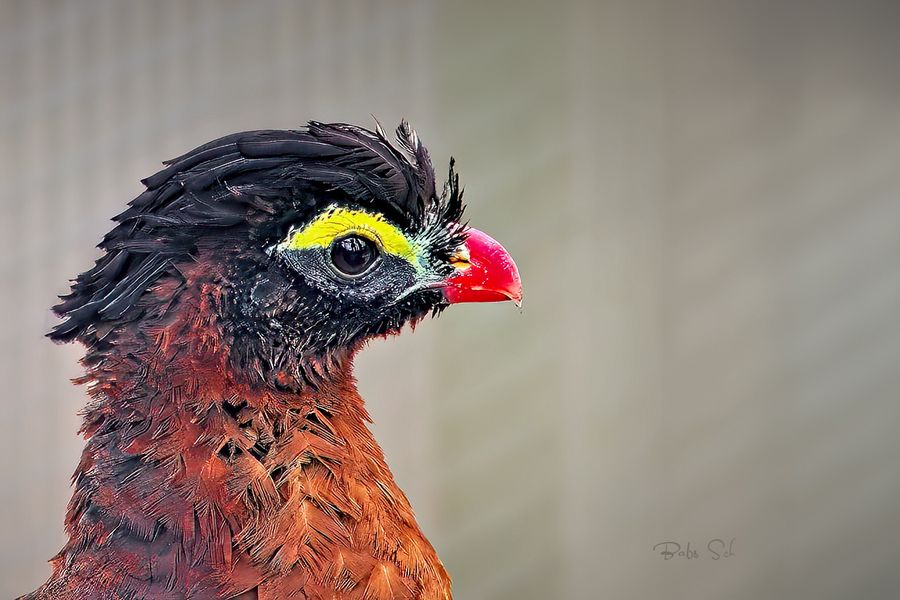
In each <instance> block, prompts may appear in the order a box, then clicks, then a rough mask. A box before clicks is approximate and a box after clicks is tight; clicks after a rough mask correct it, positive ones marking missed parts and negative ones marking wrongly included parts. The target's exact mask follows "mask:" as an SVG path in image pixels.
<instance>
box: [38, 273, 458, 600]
mask: <svg viewBox="0 0 900 600" xmlns="http://www.w3.org/2000/svg"><path fill="white" fill-rule="evenodd" d="M211 303H214V294H213V292H212V291H210V290H204V288H202V287H200V288H199V289H198V292H197V294H196V295H195V296H194V301H190V299H185V300H184V301H183V302H182V303H181V308H180V310H179V311H178V316H177V318H174V319H171V320H170V322H168V323H166V324H162V323H154V324H143V325H141V324H135V325H134V326H133V327H131V328H130V329H126V330H124V331H121V332H119V333H118V334H117V335H116V337H115V338H114V339H113V341H112V342H110V343H108V344H106V345H105V346H104V347H103V349H100V350H98V349H95V350H93V351H91V352H89V353H88V356H87V357H86V358H85V361H84V362H85V365H86V366H87V368H88V373H87V375H86V376H85V377H84V378H83V380H82V382H83V383H86V384H88V386H89V393H90V395H91V397H92V401H91V402H90V403H89V405H88V406H87V408H86V409H85V421H84V426H83V433H84V435H85V437H86V438H87V444H86V447H85V449H84V453H83V455H82V459H81V463H80V464H79V466H78V469H77V471H76V473H75V477H74V483H75V491H74V495H73V498H72V501H71V503H70V505H69V510H68V514H67V518H66V528H67V531H68V534H69V538H70V539H69V542H68V543H67V544H66V546H65V547H64V548H63V550H62V551H61V552H60V554H59V555H58V556H57V557H56V558H55V559H54V561H53V563H54V574H53V576H52V577H51V580H50V581H49V582H48V583H47V584H46V585H45V586H44V588H42V589H41V590H38V592H37V593H36V594H37V595H36V596H35V597H48V598H49V597H54V598H55V597H59V598H63V597H79V594H81V595H82V596H81V597H84V596H83V595H84V594H85V593H87V594H90V593H92V592H93V593H97V592H98V591H100V590H101V589H102V590H115V593H116V594H121V595H123V596H125V595H128V594H131V595H132V597H139V598H140V597H147V598H184V597H195V598H214V597H221V598H230V597H235V596H238V595H239V594H242V593H249V594H256V597H258V598H284V597H293V596H294V595H296V596H297V597H308V598H318V597H322V598H326V597H327V598H332V597H347V598H351V597H355V595H359V596H360V597H365V598H370V599H372V600H377V599H379V598H422V599H429V600H431V599H434V600H437V599H440V600H446V599H449V598H450V584H449V579H448V577H447V574H446V572H445V571H444V568H443V566H442V565H441V563H440V561H439V560H438V558H437V556H436V555H435V552H434V550H433V549H432V547H431V545H430V544H429V543H428V541H427V540H426V539H425V537H424V536H423V534H422V533H421V531H420V530H419V528H418V526H417V524H416V521H415V518H414V516H413V512H412V509H411V508H410V505H409V502H408V500H407V499H406V497H405V495H404V494H403V492H402V491H401V490H400V489H399V488H398V487H397V485H396V483H395V482H394V478H393V476H392V474H391V472H390V470H389V469H388V467H387V465H386V464H385V461H384V457H383V455H382V452H381V449H380V448H379V446H378V444H377V443H376V442H375V439H374V438H373V436H372V434H371V432H370V431H369V429H368V426H367V424H368V422H369V416H368V414H367V413H366V410H365V407H364V404H363V401H362V399H361V398H360V396H359V394H358V393H357V390H356V385H355V381H354V379H353V377H352V373H351V360H352V353H348V354H347V355H344V356H330V357H328V358H326V359H306V360H304V361H303V364H300V365H297V368H296V369H294V370H293V371H294V372H293V373H292V372H291V371H290V370H288V371H285V372H283V373H277V374H274V384H273V383H265V382H264V381H265V380H267V379H269V378H268V377H253V378H248V377H247V376H245V374H244V373H242V372H241V371H240V370H239V369H236V368H235V367H234V366H233V365H232V364H231V360H230V359H229V356H228V352H227V349H226V347H225V346H226V344H225V343H224V342H223V336H222V333H221V331H220V329H219V328H218V327H217V324H216V322H215V318H214V317H213V316H212V315H213V311H211V310H210V309H209V307H210V305H211ZM296 372H302V373H304V376H303V378H302V383H301V382H299V380H298V378H297V376H296ZM310 374H312V375H310ZM91 597H94V596H91ZM97 597H100V596H97ZM102 597H106V596H102ZM110 597H119V596H116V595H111V596H110ZM242 597H243V596H242Z"/></svg>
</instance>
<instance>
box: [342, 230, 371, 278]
mask: <svg viewBox="0 0 900 600" xmlns="http://www.w3.org/2000/svg"><path fill="white" fill-rule="evenodd" d="M374 260H375V244H373V243H372V242H371V241H370V240H367V239H366V238H363V237H359V236H357V235H352V236H349V237H345V238H343V239H341V240H338V241H337V242H335V243H334V245H333V246H332V247H331V262H332V263H333V264H334V266H335V268H336V269H337V270H338V271H340V272H341V273H344V274H345V275H359V274H360V273H362V272H364V271H365V270H366V269H368V268H369V265H371V264H372V262H373V261H374Z"/></svg>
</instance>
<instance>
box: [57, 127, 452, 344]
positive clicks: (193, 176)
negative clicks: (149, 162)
mask: <svg viewBox="0 0 900 600" xmlns="http://www.w3.org/2000/svg"><path fill="white" fill-rule="evenodd" d="M397 140H398V145H396V146H395V145H393V144H392V143H391V142H390V141H389V140H388V139H387V137H386V136H385V134H384V132H383V131H382V129H381V128H380V127H377V128H376V130H375V131H374V132H372V131H368V130H366V129H363V128H360V127H356V126H353V125H347V124H325V123H319V122H314V121H311V122H310V123H309V124H308V126H307V127H305V128H303V129H298V130H260V131H248V132H243V133H237V134H233V135H229V136H226V137H223V138H220V139H218V140H215V141H212V142H210V143H208V144H204V145H203V146H200V147H199V148H196V149H194V150H192V151H191V152H188V153H187V154H185V155H183V156H180V157H178V158H176V159H173V160H170V161H167V162H166V163H164V164H165V165H166V167H165V168H164V169H162V170H161V171H159V172H158V173H156V174H155V175H152V176H150V177H148V178H147V179H144V180H143V182H142V183H143V184H144V185H145V186H146V188H147V189H146V190H145V191H144V192H143V193H142V194H141V195H139V196H138V197H137V198H135V199H134V200H133V201H132V202H131V203H130V204H129V208H128V209H127V210H126V211H124V212H123V213H121V214H120V215H118V216H116V217H115V218H114V219H113V221H114V222H115V223H116V226H115V227H114V228H113V229H112V231H110V232H109V233H108V234H107V235H106V236H105V237H104V238H103V241H102V242H101V243H100V244H99V246H98V247H99V248H100V249H101V250H103V251H104V254H103V255H102V256H101V257H100V258H99V259H98V260H97V262H96V264H95V265H94V267H93V268H92V269H90V270H89V271H86V272H85V273H83V274H81V275H80V276H78V278H77V279H75V280H74V282H73V284H72V289H71V292H70V293H69V294H67V295H65V296H61V300H62V302H60V303H59V304H57V305H56V306H55V307H54V308H53V310H54V312H55V313H56V314H57V315H58V316H59V317H61V318H62V319H63V321H62V322H61V323H60V324H59V325H57V326H56V327H55V328H54V329H53V330H52V331H51V332H50V333H49V334H48V336H49V337H50V338H51V339H53V340H56V341H71V340H74V339H80V340H81V341H84V342H85V343H87V344H93V343H96V342H97V341H98V340H102V339H104V338H105V337H106V336H107V335H108V334H109V332H111V331H113V330H114V329H115V328H116V326H117V325H118V324H121V323H123V322H129V321H134V320H136V319H139V318H141V317H142V316H144V311H145V308H142V307H141V305H140V303H139V302H138V300H139V299H140V298H141V296H142V295H143V294H144V293H145V292H146V291H147V289H148V288H149V287H151V286H152V285H153V284H154V283H155V282H157V281H158V280H160V278H162V277H175V278H181V279H182V281H183V277H182V276H181V274H180V271H179V269H178V265H179V264H183V263H185V262H187V261H191V260H194V257H195V256H196V255H197V252H198V244H201V243H203V240H209V239H211V238H213V239H215V240H217V241H219V242H221V243H223V244H227V243H229V242H233V243H234V246H235V247H239V246H240V244H242V243H243V244H246V242H247V240H248V238H249V239H250V240H258V241H260V242H263V243H264V242H265V241H266V240H273V239H277V238H278V236H280V235H283V234H284V233H285V232H286V230H287V227H288V226H289V224H290V223H292V222H297V221H298V220H302V219H305V218H308V217H309V215H310V214H311V213H312V212H313V211H315V210H316V208H317V206H318V205H319V204H320V203H321V202H323V201H334V200H335V199H344V200H348V201H352V202H355V203H358V204H362V205H369V206H372V207H373V208H375V209H377V210H378V211H380V212H382V213H384V214H385V215H386V216H388V217H390V218H392V219H394V220H395V221H396V222H397V223H398V224H399V225H401V226H403V227H405V228H407V229H410V230H416V229H420V228H426V227H428V226H429V223H434V222H436V221H443V222H445V223H446V222H451V221H458V220H459V219H460V217H461V214H462V199H461V193H460V190H459V182H458V177H457V176H456V175H455V174H454V172H453V165H452V161H451V167H450V180H449V181H448V184H447V186H446V187H445V189H444V194H442V195H441V197H438V196H437V193H436V189H435V178H434V170H433V168H432V165H431V160H430V158H429V156H428V152H427V150H426V149H425V147H424V146H423V145H422V144H421V143H420V142H419V139H418V136H417V135H416V133H415V131H414V130H413V129H411V128H410V127H409V125H408V124H407V123H406V122H403V123H401V124H400V126H399V127H398V128H397Z"/></svg>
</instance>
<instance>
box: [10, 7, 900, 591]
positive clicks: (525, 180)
mask: <svg viewBox="0 0 900 600" xmlns="http://www.w3.org/2000/svg"><path fill="white" fill-rule="evenodd" d="M898 6H900V5H898V3H896V2H881V3H865V2H834V3H832V2H806V3H800V2H769V1H756V0H747V1H745V2H731V1H716V2H713V1H708V2H701V1H680V0H678V1H675V0H673V1H663V0H660V1H655V2H654V1H637V2H626V1H621V2H619V1H607V2H555V3H550V2H547V3H526V2H484V1H474V0H466V1H457V2H427V1H419V2H414V1H412V0H410V1H406V2H404V1H398V2H370V1H363V0H359V1H354V2H344V1H339V2H324V1H323V2H274V1H255V2H224V1H219V0H208V1H188V2H184V1H157V2H149V1H146V2H126V1H114V0H103V1H97V0H85V1H79V2H74V1H71V2H56V1H46V0H41V1H34V0H28V1H26V0H18V1H10V0H0V214H2V232H0V244H2V246H0V269H2V282H3V294H2V296H0V336H2V339H0V382H2V386H3V394H4V399H3V405H2V406H3V411H2V415H3V417H2V419H0V461H2V462H0V469H2V473H0V477H2V479H0V508H2V510H0V595H2V596H3V597H10V596H13V595H18V594H21V593H24V592H26V591H29V590H31V589H32V588H33V587H35V586H36V585H37V584H38V583H39V582H41V581H42V580H43V579H44V578H45V577H46V575H47V573H48V567H47V565H46V563H45V561H46V560H47V559H48V558H50V556H52V555H53V554H54V553H55V552H56V551H57V550H58V549H59V547H60V546H61V544H62V540H63V537H62V519H63V511H64V506H65V504H66V502H67V500H68V497H69V488H68V478H69V476H70V474H71V472H72V470H73V468H74V465H75V463H76V459H77V456H78V454H79V452H80V448H81V444H82V442H81V440H80V439H78V438H77V436H76V435H75V431H76V429H77V427H78V417H77V414H76V413H77V411H78V409H79V408H80V407H81V406H82V404H83V402H84V395H83V391H82V390H80V389H77V388H75V387H73V386H72V385H70V384H69V382H68V379H69V378H71V377H74V376H77V375H78V374H79V368H78V366H77V364H76V360H77V358H78V357H79V355H80V352H79V349H78V348H76V347H60V346H54V345H53V344H51V343H50V342H49V341H47V340H45V339H44V338H42V334H43V333H44V332H45V331H46V330H47V329H48V327H49V326H50V325H51V324H52V323H53V320H52V318H51V316H50V314H49V311H48V307H49V306H50V305H51V304H52V303H53V301H54V296H55V294H57V293H61V292H64V291H65V290H66V281H67V279H68V278H70V277H72V276H74V275H76V274H77V273H79V272H81V271H82V270H84V269H86V268H87V267H88V266H89V265H90V264H91V261H92V259H93V258H94V257H95V250H94V249H93V246H94V244H96V243H97V242H98V241H99V240H100V237H101V236H102V234H103V233H104V232H105V231H106V230H107V229H108V228H109V223H108V219H109V217H111V216H112V215H113V214H115V213H117V212H118V211H119V210H120V209H121V208H122V207H123V206H124V204H125V202H127V201H128V200H129V199H131V198H132V197H134V196H136V195H137V194H138V193H139V191H140V189H141V187H140V185H139V183H138V180H139V179H140V178H141V177H144V176H147V175H149V174H151V173H153V172H154V171H155V170H156V169H157V167H158V166H159V163H160V161H161V160H163V159H165V158H170V157H173V156H175V155H178V154H180V153H182V152H183V151H185V150H188V149H190V148H193V147H194V146H196V145H198V144H200V143H203V142H205V141H207V140H209V139H212V138H215V137H218V136H220V135H222V134H225V133H229V132H233V131H238V130H243V129H256V128H268V127H276V128H291V127H295V126H299V125H301V124H302V123H303V122H304V121H305V120H306V119H310V118H314V119H318V120H341V121H350V122H357V123H360V124H364V125H372V124H373V121H372V117H371V116H370V115H371V114H374V115H376V116H377V117H378V118H379V119H380V120H382V121H383V122H384V123H385V124H386V125H394V124H395V123H396V122H397V121H398V120H399V119H400V118H401V117H406V118H408V119H410V120H411V121H412V123H413V125H414V126H415V127H416V128H417V129H418V131H419V133H420V135H421V137H422V138H423V139H424V141H425V142H426V143H427V144H428V146H429V148H430V149H431V152H432V155H433V156H434V157H435V161H436V163H437V164H438V165H439V167H440V170H441V172H442V173H443V172H444V169H445V165H446V159H447V158H448V157H449V156H450V154H453V155H455V156H456V158H457V159H458V161H459V166H460V170H461V172H462V176H463V181H464V183H465V185H466V190H467V192H466V197H467V198H468V200H469V202H470V206H469V211H468V215H469V217H470V218H471V221H472V222H473V223H474V224H477V226H478V227H479V228H481V229H484V230H485V231H488V232H490V233H491V234H493V235H494V236H495V237H497V238H499V239H500V240H501V241H503V242H504V243H505V245H506V246H507V248H508V249H509V250H510V251H511V252H512V254H513V255H514V256H515V257H516V259H517V261H518V263H519V266H520V269H521V272H522V276H523V279H524V282H525V286H526V300H525V309H524V311H523V312H521V313H519V312H517V311H516V310H515V309H514V308H513V307H512V306H511V305H483V306H462V307H457V308H454V309H452V310H449V311H447V312H446V313H445V315H444V316H443V317H441V318H440V319H439V320H437V321H433V322H428V323H426V324H424V325H423V326H422V327H420V328H419V329H418V330H417V332H416V333H415V334H414V335H410V334H408V333H407V334H405V335H404V336H402V337H401V338H399V339H396V340H392V341H389V342H384V343H377V344H374V345H373V346H372V347H371V349H369V350H368V351H367V352H365V353H364V355H363V356H362V357H361V359H360V361H359V363H360V364H359V366H358V375H359V379H360V381H361V387H362V388H363V392H364V395H365V396H366V397H367V399H368V402H369V405H370V408H371V412H372V414H373V416H374V417H375V419H376V430H377V434H378V436H379V439H380V440H381V441H382V442H383V445H384V448H385V451H386V453H387V456H388V459H389V462H390V464H391V465H392V467H393V469H394V471H395V473H396V476H397V478H398V480H399V482H400V483H401V485H402V486H403V487H404V488H405V489H406V491H407V492H408V493H409V496H410V498H411V500H412V502H413V505H414V506H415V507H416V510H417V513H418V516H419V518H420V521H421V524H422V526H423V528H424V529H425V531H426V532H427V534H428V535H429V537H430V538H431V540H432V541H433V543H434V545H435V546H436V548H437V550H438V552H439V554H440V556H441V557H442V559H443V561H444V563H445V564H446V566H447V568H448V569H449V571H450V572H451V574H452V575H453V577H454V584H455V586H454V587H455V592H456V593H455V596H456V597H457V598H459V599H466V600H487V599H511V598H517V599H548V598H564V599H586V600H587V599H594V598H614V599H619V598H622V599H641V600H643V599H647V598H673V599H681V598H685V599H687V598H730V599H754V600H755V599H758V598H785V599H787V598H792V599H807V598H809V599H812V598H816V599H820V600H821V599H839V598H841V599H843V598H850V597H855V598H889V597H898V596H900V569H898V562H900V461H898V459H900V435H898V434H897V429H898V426H900V405H898V399H900V398H898V395H900V394H898V390H900V262H898V261H900V254H898V251H900V66H898V65H900V36H898V31H900V11H898V10H897V8H898ZM717 538H721V539H723V540H725V541H727V542H730V541H731V540H732V539H733V540H734V542H733V550H734V552H735V555H734V556H732V557H730V558H727V559H726V558H720V559H719V560H713V555H712V554H711V553H709V552H708V551H707V543H708V542H709V541H710V540H715V539H717ZM664 541H675V542H679V543H680V544H682V546H684V545H685V544H686V543H687V542H690V543H691V547H692V549H697V550H699V554H700V556H699V558H697V559H692V560H687V559H680V558H673V559H671V560H664V558H663V557H662V556H661V554H660V548H659V547H657V549H656V550H654V546H655V545H656V544H658V543H660V542H664Z"/></svg>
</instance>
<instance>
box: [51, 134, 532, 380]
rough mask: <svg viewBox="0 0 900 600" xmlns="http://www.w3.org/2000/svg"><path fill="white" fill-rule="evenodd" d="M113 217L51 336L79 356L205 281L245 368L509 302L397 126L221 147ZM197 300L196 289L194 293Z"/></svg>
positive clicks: (448, 198) (489, 249) (168, 171)
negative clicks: (464, 307) (78, 349)
mask: <svg viewBox="0 0 900 600" xmlns="http://www.w3.org/2000/svg"><path fill="white" fill-rule="evenodd" d="M144 184H145V185H146V187H147V189H146V191H145V192H144V193H143V194H141V195H140V196H138V197H137V198H136V199H135V200H134V201H132V202H131V204H130V208H129V209H128V210H126V211H125V212H123V213H122V214H120V215H119V216H118V217H116V218H115V221H116V222H117V226H116V227H115V228H114V229H113V230H112V231H111V232H110V233H109V234H107V235H106V237H105V238H104V240H103V241H102V242H101V244H100V248H101V249H102V250H103V251H104V252H105V253H104V254H103V256H101V258H100V259H99V260H98V261H97V263H96V265H95V266H94V268H93V269H91V270H90V271H87V272H86V273H84V274H82V275H81V276H79V277H78V278H77V279H76V280H75V281H74V283H73V286H72V291H71V293H70V294H68V295H67V296H64V297H63V298H62V300H63V301H62V302H61V303H60V304H59V305H57V306H56V307H55V311H56V313H57V314H58V315H59V316H61V317H63V319H64V320H63V322H62V323H60V324H59V325H58V326H57V327H56V328H54V330H53V331H52V332H51V333H50V337H51V338H53V339H55V340H58V341H69V340H73V339H78V340H81V341H82V342H84V343H85V344H86V345H88V347H89V348H90V347H93V348H96V347H102V346H103V345H104V344H106V343H108V342H113V340H115V338H116V335H117V333H118V332H120V331H121V330H122V328H123V327H124V326H126V325H128V324H135V323H137V324H140V323H150V324H155V323H159V322H166V321H170V320H171V318H172V315H173V313H178V312H179V311H182V310H184V309H185V307H184V306H182V304H184V301H182V298H192V300H191V301H190V302H192V303H193V304H192V305H196V304H197V302H198V301H197V293H194V294H186V293H185V292H186V291H188V290H191V289H192V288H197V287H198V286H203V289H204V290H205V293H207V294H209V295H210V300H209V302H208V303H207V305H208V306H210V307H211V310H212V311H213V312H214V314H213V321H214V326H215V327H217V328H218V329H219V332H220V333H221V336H222V339H223V340H224V343H225V345H226V346H227V347H228V349H229V352H230V353H231V354H232V355H233V356H232V358H233V359H234V360H236V361H237V362H238V363H239V364H240V365H243V366H247V365H248V364H251V363H252V367H253V368H254V369H256V370H268V369H278V368H280V367H281V366H282V365H284V364H285V363H287V362H291V361H293V360H296V359H297V358H300V359H302V358H303V357H320V356H323V355H327V354H328V353H331V352H334V351H339V350H344V349H348V348H355V347H357V346H358V345H359V343H360V342H362V341H364V340H365V339H367V338H369V337H371V336H376V335H385V334H390V333H394V332H396V331H398V330H399V329H401V328H402V327H403V325H404V324H406V323H409V322H415V321H417V320H419V319H421V318H422V317H424V316H425V315H427V314H429V313H435V312H438V311H440V310H441V309H443V308H445V307H446V306H447V305H449V304H452V303H455V302H485V301H488V302H489V301H498V300H512V301H514V302H517V303H518V302H519V301H520V300H521V296H522V289H521V283H520V281H519V275H518V272H517V270H516V266H515V263H514V262H513V260H512V258H511V257H510V256H509V254H508V253H507V252H506V250H504V249H503V247H502V246H501V245H500V244H499V243H497V242H496V241H494V240H493V239H491V238H490V237H489V236H487V235H486V234H484V233H482V232H480V231H478V230H476V229H473V228H469V227H467V226H466V225H464V224H463V223H462V213H463V203H462V191H461V190H460V187H459V179H458V176H457V175H456V174H455V173H454V170H453V164H452V161H451V165H450V176H449V180H448V181H447V183H446V185H445V186H444V187H443V191H442V193H440V194H439V193H438V190H437V188H436V186H435V177H434V171H433V169H432V165H431V161H430V159H429V157H428V153H427V151H426V150H425V148H424V146H423V145H422V144H421V143H420V142H419V139H418V137H417V136H416V133H415V132H414V131H413V130H412V129H410V128H409V126H408V125H406V123H401V125H400V127H398V129H397V143H396V144H392V143H391V142H389V141H388V139H387V137H386V135H385V134H384V132H383V131H382V130H381V129H380V128H376V131H374V132H372V131H368V130H365V129H362V128H358V127H354V126H350V125H343V124H322V123H316V122H311V123H310V124H309V125H308V126H307V127H306V128H304V129H301V130H292V131H276V130H272V131H253V132H245V133H239V134H235V135H231V136H227V137H224V138H221V139H219V140H216V141H214V142H210V143H209V144H206V145H204V146H201V147H199V148H197V149H195V150H193V151H191V152H190V153H188V154H185V155H184V156H181V157H179V158H177V159H174V160H172V161H170V162H168V163H167V167H166V168H165V169H163V170H162V171H160V172H159V173H157V174H155V175H153V176H151V177H149V178H147V179H145V180H144ZM193 291H194V292H198V290H197V289H193Z"/></svg>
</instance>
